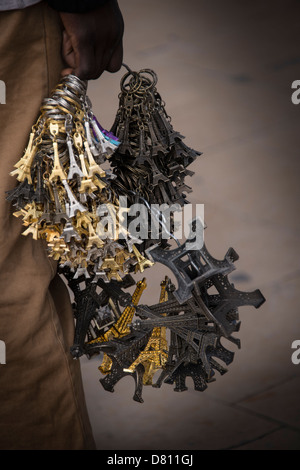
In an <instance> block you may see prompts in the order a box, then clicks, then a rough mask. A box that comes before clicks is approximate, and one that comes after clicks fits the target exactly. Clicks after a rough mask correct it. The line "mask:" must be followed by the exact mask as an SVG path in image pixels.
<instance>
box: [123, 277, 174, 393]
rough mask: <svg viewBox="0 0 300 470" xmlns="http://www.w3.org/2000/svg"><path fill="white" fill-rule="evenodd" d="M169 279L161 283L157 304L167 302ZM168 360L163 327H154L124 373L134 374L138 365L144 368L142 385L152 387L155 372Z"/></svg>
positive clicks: (166, 278)
mask: <svg viewBox="0 0 300 470" xmlns="http://www.w3.org/2000/svg"><path fill="white" fill-rule="evenodd" d="M168 282H169V278H168V276H166V277H165V280H164V281H162V282H161V284H160V285H161V292H160V299H159V302H160V303H162V302H166V301H167V300H168V291H167V286H168ZM167 359H168V342H167V338H166V328H165V327H155V328H153V330H152V334H151V336H150V338H149V340H148V343H147V346H146V347H145V349H144V351H142V352H141V353H140V355H139V356H138V357H137V358H136V360H135V361H134V362H133V363H132V364H131V366H130V367H129V368H128V369H124V372H132V373H133V372H134V371H135V369H136V367H137V366H138V365H139V364H142V365H143V366H144V369H145V372H144V376H143V384H144V385H153V382H152V381H153V376H154V374H155V372H157V371H158V370H160V369H162V368H163V366H164V365H165V363H166V362H167Z"/></svg>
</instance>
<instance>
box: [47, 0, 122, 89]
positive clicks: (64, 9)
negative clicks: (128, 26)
mask: <svg viewBox="0 0 300 470" xmlns="http://www.w3.org/2000/svg"><path fill="white" fill-rule="evenodd" d="M47 3H48V4H49V5H50V6H51V7H52V8H54V9H55V10H58V11H59V15H60V17H61V20H62V23H63V27H64V31H63V47H62V54H63V59H64V61H65V63H66V68H65V69H64V70H63V71H62V75H67V74H69V73H73V74H74V75H77V76H78V77H79V78H81V79H82V80H91V79H96V78H98V77H99V76H100V75H101V74H102V73H103V72H104V70H107V71H108V72H117V71H118V70H119V69H120V68H121V65H122V59H123V32H124V22H123V17H122V13H121V11H120V9H119V6H118V2H117V0H88V1H80V0H77V1H70V0H67V1H57V0H47Z"/></svg>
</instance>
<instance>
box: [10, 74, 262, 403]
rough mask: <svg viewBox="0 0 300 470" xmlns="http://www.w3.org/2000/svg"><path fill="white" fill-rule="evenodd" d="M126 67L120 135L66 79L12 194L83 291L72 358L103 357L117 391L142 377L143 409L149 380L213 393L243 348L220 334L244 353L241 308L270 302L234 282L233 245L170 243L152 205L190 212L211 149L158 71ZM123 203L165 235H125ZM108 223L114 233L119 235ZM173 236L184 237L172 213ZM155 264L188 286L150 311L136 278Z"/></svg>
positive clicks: (78, 85)
mask: <svg viewBox="0 0 300 470" xmlns="http://www.w3.org/2000/svg"><path fill="white" fill-rule="evenodd" d="M126 68H127V72H126V74H125V75H124V76H123V78H122V80H121V92H120V95H119V109H118V111H117V114H116V119H115V122H114V124H113V126H112V129H111V130H110V131H107V130H105V129H104V128H103V127H102V126H101V125H100V124H99V122H98V121H97V119H96V117H95V116H94V114H93V111H92V105H91V102H90V100H89V98H88V96H87V94H86V92H87V82H84V81H82V80H80V79H79V78H77V77H75V76H74V75H68V76H66V77H64V78H62V79H61V81H60V83H59V84H58V85H57V86H56V87H55V89H54V90H53V92H52V93H51V96H50V97H49V98H47V99H45V100H44V101H43V103H42V105H41V109H40V115H39V118H38V120H37V122H36V123H35V125H34V126H33V127H32V131H31V134H30V137H29V142H28V146H27V148H26V150H25V153H24V155H23V156H22V158H21V159H20V160H19V161H18V163H16V165H15V169H13V171H12V172H11V175H13V176H15V177H16V178H17V181H18V184H17V186H16V187H15V188H14V189H13V190H11V191H9V192H8V194H7V199H8V201H10V202H12V204H13V205H14V207H15V211H14V215H15V216H16V217H21V218H22V221H23V225H24V226H25V230H24V232H23V235H32V237H33V238H34V239H35V240H37V239H44V240H45V242H46V243H47V247H48V252H49V256H51V257H53V258H54V259H55V260H57V261H58V269H59V273H60V274H61V276H62V277H63V278H64V279H65V281H66V282H67V284H68V287H69V289H70V290H71V291H72V293H73V297H74V300H73V309H74V318H75V337H74V344H73V346H72V348H71V354H72V355H73V357H74V358H79V357H80V356H82V355H83V354H85V355H86V356H87V357H91V356H92V355H95V354H99V353H101V352H102V353H103V357H102V360H101V364H100V366H99V370H100V371H101V373H102V374H103V375H104V377H103V378H101V379H100V382H101V383H102V385H103V387H104V388H105V389H106V390H108V391H114V386H115V384H116V383H117V382H118V381H119V380H120V379H121V378H122V377H124V376H126V375H131V376H132V377H133V378H134V380H135V392H134V396H133V398H134V400H136V401H139V402H142V401H143V398H142V388H143V385H152V386H154V387H160V386H161V385H162V384H163V383H169V384H175V388H174V390H175V391H183V390H186V377H187V376H190V377H192V379H193V381H194V385H195V389H196V390H200V391H202V390H204V389H205V388H206V387H207V383H209V382H211V381H213V380H214V375H215V370H216V371H218V372H219V373H220V374H223V373H225V372H226V370H227V369H226V368H225V367H224V365H222V364H221V363H220V362H219V361H218V359H220V360H221V361H222V362H223V363H224V364H225V365H228V364H230V363H231V362H232V360H233V357H234V353H233V352H231V351H229V350H227V349H226V348H225V347H224V346H223V345H222V344H221V338H222V337H225V338H227V339H228V340H230V341H232V342H233V343H234V344H235V345H237V346H238V347H239V346H240V342H239V340H238V339H237V338H236V337H234V336H232V334H233V333H234V332H236V331H238V330H239V327H240V322H239V312H238V308H239V307H240V306H242V305H253V306H255V307H256V308H257V307H259V306H260V305H261V304H262V303H263V302H264V297H263V295H262V294H261V292H260V291H259V290H256V291H254V292H250V293H244V292H241V291H238V290H236V289H235V288H234V286H233V284H232V283H231V282H230V281H229V279H228V275H229V274H230V273H231V272H232V271H233V270H234V269H235V266H234V262H235V261H236V260H237V259H238V255H237V254H236V252H235V251H234V250H233V249H232V248H230V249H229V250H228V252H227V253H226V255H225V257H224V259H223V260H216V259H215V258H213V257H212V256H211V255H210V253H209V252H208V251H207V249H206V246H205V244H203V245H201V247H199V248H198V249H195V246H192V245H191V243H188V242H187V241H185V242H184V243H180V242H179V241H178V240H176V239H175V240H176V243H177V246H176V247H175V248H171V245H170V244H169V243H168V241H167V240H166V239H165V237H164V238H163V237H162V236H161V233H162V231H163V229H165V227H164V222H163V220H162V218H161V217H160V216H158V215H157V213H153V210H151V205H152V204H163V203H166V204H174V203H176V204H179V205H180V206H184V204H185V203H186V194H185V193H188V192H190V191H191V188H190V187H189V186H187V185H186V184H185V181H184V180H185V177H186V176H192V174H193V172H191V171H190V170H188V169H187V167H188V166H189V165H190V164H191V163H192V162H193V161H194V160H195V158H196V157H197V156H198V155H200V153H199V152H196V151H195V150H192V149H190V148H189V147H187V146H186V145H185V144H184V143H183V136H182V135H181V134H180V133H178V132H176V131H175V130H174V129H173V126H172V125H171V121H170V118H169V116H168V114H167V112H166V110H165V104H164V102H163V100H162V98H161V96H160V95H159V93H158V91H157V88H156V85H157V76H156V74H155V73H154V72H153V71H152V70H149V69H144V70H141V71H140V72H134V71H131V70H130V69H129V68H128V67H127V66H126ZM104 166H108V167H109V169H104V168H103V167H104ZM121 196H122V197H126V198H127V199H128V201H129V204H130V205H131V204H134V203H137V202H142V203H144V204H145V207H146V208H147V211H148V213H147V217H149V219H150V218H152V217H153V216H154V217H157V221H158V226H159V227H160V229H161V231H160V230H159V234H158V237H157V238H156V239H155V240H154V239H152V238H151V233H150V232H149V233H148V236H147V237H146V239H145V240H140V239H139V238H138V237H137V236H136V234H134V235H132V233H131V232H130V231H129V230H128V229H127V228H126V227H125V228H124V226H123V224H122V218H123V215H122V213H121V211H120V198H121ZM108 219H109V220H110V221H113V222H114V228H115V229H114V230H113V231H112V232H109V235H110V236H108V234H107V230H108V229H107V220H108ZM193 223H195V221H192V222H191V240H192V239H193V235H192V234H193V233H194V231H193V230H192V227H193ZM121 226H122V231H121V230H120V228H121ZM168 230H169V232H168V234H169V238H170V239H171V238H172V237H173V239H174V234H173V230H174V225H172V218H171V223H170V225H169V229H168ZM121 232H122V236H120V234H121ZM164 233H165V231H164ZM154 263H162V264H164V265H165V266H167V267H168V268H169V269H170V270H171V272H172V273H173V274H174V276H175V278H176V282H177V286H175V285H174V284H173V283H172V282H171V280H170V279H169V278H168V277H167V276H166V277H165V279H164V280H162V282H161V291H160V293H159V295H158V297H157V303H156V304H154V305H141V304H139V301H140V298H141V295H142V293H143V291H144V289H145V288H146V287H147V283H146V279H145V278H142V279H141V280H139V281H137V282H136V281H135V279H134V275H135V274H138V273H143V272H144V270H145V269H149V268H151V266H152V265H153V264H154ZM129 288H133V289H134V292H133V294H130V292H129V291H128V289H129ZM156 373H157V374H158V375H157V376H156ZM154 376H156V377H154Z"/></svg>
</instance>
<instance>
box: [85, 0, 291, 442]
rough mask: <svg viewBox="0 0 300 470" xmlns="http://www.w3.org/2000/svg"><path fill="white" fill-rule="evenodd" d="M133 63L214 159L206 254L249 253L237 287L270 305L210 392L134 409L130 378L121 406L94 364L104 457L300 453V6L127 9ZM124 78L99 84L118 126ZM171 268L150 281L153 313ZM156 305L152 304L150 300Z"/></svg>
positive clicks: (135, 5)
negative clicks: (163, 452) (127, 452)
mask: <svg viewBox="0 0 300 470" xmlns="http://www.w3.org/2000/svg"><path fill="white" fill-rule="evenodd" d="M119 3H120V6H121V9H122V11H123V14H124V19H125V24H126V32H125V44H124V49H125V53H124V62H126V63H128V65H130V67H131V68H133V69H136V70H139V69H141V68H145V67H146V68H153V69H154V70H155V71H156V72H157V74H158V77H159V82H158V90H159V91H160V93H161V95H162V97H163V99H164V100H165V102H166V109H167V111H168V113H169V114H170V115H171V116H172V118H173V121H172V122H173V125H174V127H175V128H176V130H179V131H180V132H182V133H183V134H184V135H185V136H186V140H185V142H186V143H187V144H188V145H190V146H191V147H194V148H196V149H198V150H200V151H202V152H203V156H202V157H200V158H199V160H198V161H197V162H196V163H195V164H193V167H192V169H193V170H194V171H195V176H194V177H193V178H192V179H191V180H190V181H189V184H190V185H191V186H192V187H193V189H194V192H193V194H192V195H191V197H190V198H189V199H190V201H191V202H193V203H200V202H201V203H204V204H205V220H206V224H207V230H206V234H205V236H206V244H207V247H208V249H209V251H210V252H211V253H212V254H213V256H215V257H216V258H223V256H224V254H225V253H226V251H227V249H228V248H229V247H230V246H232V247H233V248H235V250H236V251H237V252H238V253H239V255H240V260H239V261H238V262H237V263H236V266H237V270H236V271H235V273H233V275H232V276H231V279H232V280H233V281H234V282H235V285H236V287H237V288H239V289H241V290H249V291H250V290H253V289H256V288H259V289H261V291H262V292H263V294H264V296H265V297H266V299H267V301H266V303H265V304H264V305H263V306H262V307H261V308H260V309H258V310H255V309H254V308H250V307H244V308H241V309H240V318H241V321H242V327H241V331H240V333H239V338H240V339H241V342H242V348H241V350H236V356H235V359H234V362H233V363H232V364H231V365H230V366H229V371H228V373H227V374H226V375H224V376H222V377H221V376H218V377H217V380H216V382H214V383H212V384H210V385H209V387H208V389H207V390H206V391H205V392H204V393H199V392H195V391H194V390H193V386H192V382H189V390H188V391H186V392H184V393H182V394H178V393H175V392H173V389H172V386H169V385H164V386H163V387H162V388H161V389H158V390H157V389H153V388H150V389H149V388H147V389H146V390H145V392H144V399H145V403H144V404H138V403H135V402H134V401H132V398H131V397H132V394H133V382H132V379H131V378H125V379H124V380H123V381H122V382H120V383H119V384H118V386H117V387H116V391H115V393H113V394H110V393H108V392H105V391H104V390H103V389H102V386H101V385H100V384H99V382H98V379H99V375H98V374H99V372H98V370H97V366H98V362H99V361H98V359H97V358H93V359H92V360H91V361H88V360H87V359H82V369H83V375H84V380H85V390H86V397H87V402H88V408H89V412H90V417H91V421H92V425H93V429H94V433H95V438H96V441H97V445H98V448H99V449H136V450H138V449H153V450H155V449H187V450H196V449H198V450H203V449H205V450H206V449H207V450H208V449H277V450H279V449H298V450H299V449H300V402H299V391H300V365H298V366H297V365H294V364H292V361H291V354H292V349H291V344H292V341H293V340H295V339H300V311H299V305H300V302H299V300H300V299H299V297H300V293H299V292H300V291H299V287H300V263H299V229H300V224H299V220H300V219H299V196H300V185H299V169H300V159H299V144H300V138H299V135H300V132H299V123H300V105H299V106H295V105H293V104H292V102H291V94H292V90H291V84H292V82H293V81H294V80H296V79H299V80H300V52H299V27H298V24H297V22H296V17H297V15H298V16H299V12H300V4H299V2H298V1H296V0H281V1H276V0H275V1H274V0H273V1H269V0H268V1H264V2H260V1H257V0H256V1H244V2H239V1H238V0H235V1H233V0H229V1H227V2H224V1H222V0H215V1H214V2H205V1H203V0H189V2H184V1H183V0H164V1H163V2H161V1H160V0H151V1H146V0H120V2H119ZM122 73H123V72H119V73H117V74H115V75H110V74H104V75H103V76H102V77H101V79H99V80H97V81H96V82H93V83H90V85H89V95H90V97H91V99H92V102H93V104H94V110H95V114H96V115H97V116H98V117H99V119H100V121H101V122H102V124H104V125H105V126H106V127H107V128H108V127H110V125H111V123H112V121H113V119H114V114H115V111H116V108H117V94H118V92H119V81H120V78H121V76H122ZM164 274H165V270H164V269H163V268H160V267H158V268H157V267H155V268H153V270H151V272H150V271H149V274H148V273H147V279H148V284H151V285H152V286H153V287H150V288H148V292H146V294H145V297H144V301H146V300H147V299H148V300H150V301H153V296H157V290H158V286H159V280H161V279H162V278H163V277H164ZM146 296H148V297H146Z"/></svg>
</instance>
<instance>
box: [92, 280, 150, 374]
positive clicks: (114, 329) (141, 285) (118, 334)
mask: <svg viewBox="0 0 300 470" xmlns="http://www.w3.org/2000/svg"><path fill="white" fill-rule="evenodd" d="M146 287H147V283H146V278H143V279H142V280H141V281H138V282H137V284H136V288H135V291H134V293H133V295H132V304H133V306H131V305H128V306H127V307H125V309H124V311H123V312H122V315H121V316H120V318H118V320H117V321H116V323H114V324H113V325H112V326H111V328H110V329H109V330H107V331H106V332H105V333H104V334H103V335H101V336H99V337H98V338H96V339H93V340H92V341H90V342H89V343H88V344H97V343H104V342H105V341H109V340H110V339H113V338H123V336H126V335H128V334H129V333H130V327H129V325H130V323H131V322H132V319H133V316H134V313H135V307H136V306H137V305H138V303H139V301H140V298H141V296H142V293H143V291H144V290H145V289H146ZM111 367H112V360H111V359H110V358H109V356H108V355H107V354H105V353H104V356H103V360H102V363H101V365H100V366H99V367H98V369H99V370H100V372H102V374H108V373H109V372H110V370H111Z"/></svg>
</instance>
